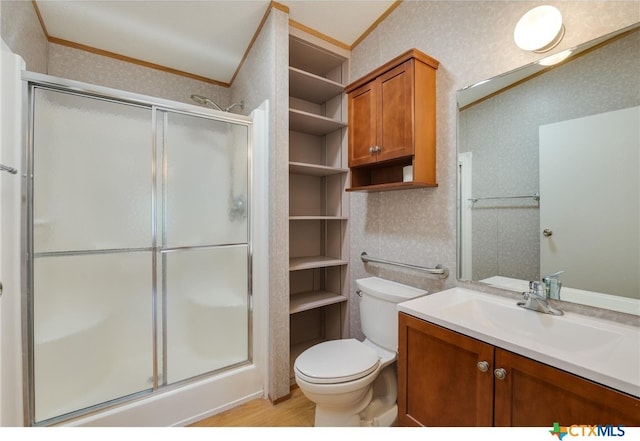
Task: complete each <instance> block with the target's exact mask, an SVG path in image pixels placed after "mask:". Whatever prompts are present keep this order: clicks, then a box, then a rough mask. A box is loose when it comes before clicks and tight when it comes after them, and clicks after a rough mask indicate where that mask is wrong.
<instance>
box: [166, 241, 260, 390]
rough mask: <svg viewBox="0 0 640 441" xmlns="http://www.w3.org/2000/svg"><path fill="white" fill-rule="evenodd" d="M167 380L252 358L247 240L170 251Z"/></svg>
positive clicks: (170, 380)
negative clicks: (245, 241)
mask: <svg viewBox="0 0 640 441" xmlns="http://www.w3.org/2000/svg"><path fill="white" fill-rule="evenodd" d="M164 257H165V258H166V264H167V266H166V270H167V287H166V289H167V380H168V382H169V383H173V382H176V381H179V380H183V379H186V378H190V377H193V376H195V375H200V374H203V373H206V372H210V371H214V370H217V369H221V368H224V367H226V366H230V365H233V364H236V363H240V362H243V361H246V360H247V359H248V338H249V337H248V336H249V321H248V314H249V313H248V303H247V302H248V276H247V260H248V248H247V246H246V245H240V246H233V247H221V248H211V249H197V250H188V251H175V252H169V253H165V256H164Z"/></svg>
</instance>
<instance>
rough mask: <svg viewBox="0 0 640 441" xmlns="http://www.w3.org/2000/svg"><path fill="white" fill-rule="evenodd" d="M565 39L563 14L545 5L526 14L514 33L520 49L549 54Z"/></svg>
mask: <svg viewBox="0 0 640 441" xmlns="http://www.w3.org/2000/svg"><path fill="white" fill-rule="evenodd" d="M562 37H564V25H563V24H562V14H561V13H560V11H559V10H558V9H557V8H555V7H554V6H549V5H543V6H538V7H535V8H533V9H531V10H530V11H529V12H527V13H526V14H524V15H523V16H522V18H520V20H518V23H517V24H516V28H515V30H514V31H513V39H514V40H515V42H516V44H517V45H518V47H519V48H520V49H523V50H525V51H532V52H538V53H541V52H547V51H548V50H551V49H552V48H554V47H555V46H556V45H557V44H558V43H560V40H562Z"/></svg>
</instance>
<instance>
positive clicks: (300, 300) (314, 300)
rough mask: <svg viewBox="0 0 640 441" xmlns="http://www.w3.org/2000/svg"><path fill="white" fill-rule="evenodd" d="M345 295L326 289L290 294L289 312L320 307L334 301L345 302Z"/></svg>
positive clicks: (293, 312)
mask: <svg viewBox="0 0 640 441" xmlns="http://www.w3.org/2000/svg"><path fill="white" fill-rule="evenodd" d="M346 301H347V298H346V297H345V296H342V295H339V294H336V293H334V292H328V291H309V292H303V293H299V294H291V297H290V299H289V314H295V313H296V312H302V311H308V310H310V309H315V308H321V307H323V306H327V305H333V304H335V303H342V302H346Z"/></svg>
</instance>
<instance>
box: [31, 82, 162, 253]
mask: <svg viewBox="0 0 640 441" xmlns="http://www.w3.org/2000/svg"><path fill="white" fill-rule="evenodd" d="M35 109H36V112H35V117H34V134H33V143H34V155H33V157H34V251H35V252H36V253H37V252H45V251H68V250H95V249H110V248H132V247H133V248H141V247H149V246H151V218H150V216H151V182H152V180H151V161H152V148H153V145H152V137H151V134H152V132H151V110H150V109H144V108H139V107H134V106H130V105H125V104H120V103H115V102H110V101H104V100H98V99H94V98H89V97H81V96H76V95H71V94H67V93H62V92H56V91H50V90H43V89H35Z"/></svg>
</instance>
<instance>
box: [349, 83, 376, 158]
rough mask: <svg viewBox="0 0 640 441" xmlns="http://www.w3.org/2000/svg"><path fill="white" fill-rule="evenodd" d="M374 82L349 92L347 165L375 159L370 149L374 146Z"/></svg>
mask: <svg viewBox="0 0 640 441" xmlns="http://www.w3.org/2000/svg"><path fill="white" fill-rule="evenodd" d="M375 88H376V82H375V81H372V82H370V83H367V84H365V85H363V86H362V87H360V88H358V89H356V90H354V91H353V92H352V93H350V94H349V167H355V166H358V165H363V164H368V163H371V162H374V161H375V154H374V153H372V152H371V151H370V148H371V147H375V146H376V100H375V95H376V90H375Z"/></svg>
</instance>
